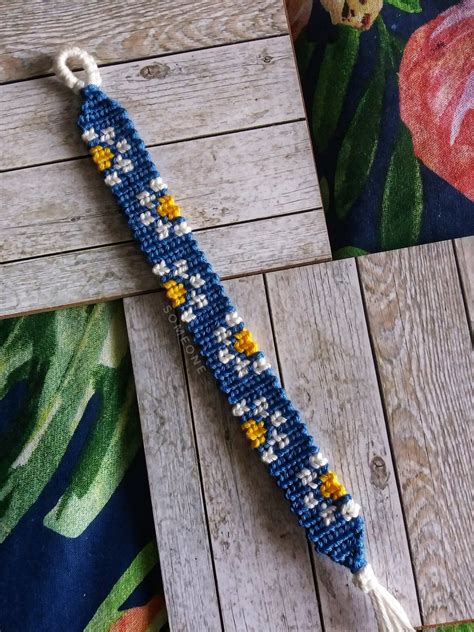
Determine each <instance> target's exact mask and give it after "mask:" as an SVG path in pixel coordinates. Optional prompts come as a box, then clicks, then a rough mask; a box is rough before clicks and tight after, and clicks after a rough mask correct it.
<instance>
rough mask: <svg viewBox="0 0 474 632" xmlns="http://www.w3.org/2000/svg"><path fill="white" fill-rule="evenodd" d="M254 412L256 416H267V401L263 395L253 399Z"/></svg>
mask: <svg viewBox="0 0 474 632" xmlns="http://www.w3.org/2000/svg"><path fill="white" fill-rule="evenodd" d="M254 406H255V412H254V415H256V416H257V417H268V413H267V408H268V402H267V400H266V398H265V397H259V398H258V399H256V400H255V401H254Z"/></svg>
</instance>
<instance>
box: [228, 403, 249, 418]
mask: <svg viewBox="0 0 474 632" xmlns="http://www.w3.org/2000/svg"><path fill="white" fill-rule="evenodd" d="M248 412H250V408H249V407H248V406H247V402H246V401H245V399H242V400H241V401H240V402H237V404H235V406H234V407H233V408H232V414H233V415H234V417H242V415H245V413H248Z"/></svg>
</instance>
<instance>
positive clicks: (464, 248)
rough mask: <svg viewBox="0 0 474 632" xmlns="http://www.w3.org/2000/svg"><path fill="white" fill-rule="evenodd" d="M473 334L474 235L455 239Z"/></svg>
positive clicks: (472, 332)
mask: <svg viewBox="0 0 474 632" xmlns="http://www.w3.org/2000/svg"><path fill="white" fill-rule="evenodd" d="M454 247H455V249H456V257H457V260H458V266H459V273H460V275H461V283H462V287H463V293H464V301H465V304H466V310H467V316H468V318H469V326H470V329H471V336H472V337H473V338H474V237H464V238H463V239H456V240H455V241H454Z"/></svg>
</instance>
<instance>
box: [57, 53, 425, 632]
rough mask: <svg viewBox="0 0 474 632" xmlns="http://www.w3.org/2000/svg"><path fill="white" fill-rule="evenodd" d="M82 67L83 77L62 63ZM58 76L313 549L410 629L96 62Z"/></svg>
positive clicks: (381, 616)
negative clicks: (76, 100) (74, 96)
mask: <svg viewBox="0 0 474 632" xmlns="http://www.w3.org/2000/svg"><path fill="white" fill-rule="evenodd" d="M71 60H73V61H76V62H80V63H82V64H83V66H84V69H85V71H86V73H85V74H86V81H80V80H79V79H77V78H76V77H75V75H74V74H73V73H72V72H71V70H70V68H69V67H68V65H67V64H68V62H69V61H71ZM55 71H56V73H57V75H58V77H59V78H60V79H61V80H62V81H63V82H64V83H65V84H66V85H67V86H68V87H69V88H71V89H72V90H74V91H75V92H77V93H78V94H80V95H81V97H82V106H81V111H80V116H79V119H78V127H79V129H80V130H81V133H82V139H83V140H84V142H85V143H86V144H87V147H88V149H89V152H90V154H91V156H92V160H93V161H94V163H95V165H96V167H97V169H98V170H99V171H100V172H101V173H102V174H103V177H104V182H105V184H106V185H107V186H108V187H109V188H110V189H111V191H112V193H113V195H114V196H115V198H116V200H117V202H118V205H119V206H120V208H121V209H122V211H123V212H124V213H125V216H126V218H127V221H128V224H129V226H130V228H131V230H132V232H133V235H134V237H135V239H136V240H137V242H138V243H139V245H140V248H141V249H142V251H143V252H144V253H145V255H146V257H147V259H148V261H149V263H150V264H151V266H152V271H153V273H154V274H155V275H156V276H157V277H158V278H159V280H160V282H161V285H162V286H163V288H164V289H165V290H166V295H167V297H168V298H169V300H170V301H171V305H172V306H173V308H175V309H176V312H177V314H178V317H179V318H180V320H181V321H182V322H183V323H184V324H185V326H186V327H187V329H188V331H189V333H190V335H191V336H192V337H193V339H194V342H195V344H196V346H197V348H198V349H199V351H200V354H201V355H202V357H203V358H204V360H205V363H206V365H207V366H208V368H209V369H210V370H211V372H212V373H213V375H214V377H215V379H216V381H217V383H218V385H219V388H220V389H221V390H222V391H223V392H224V393H225V395H226V397H227V400H228V402H229V404H230V405H231V407H232V413H233V415H234V416H235V417H236V419H237V420H238V422H239V423H240V426H241V428H242V431H243V432H244V433H245V435H246V437H247V439H248V440H249V442H250V445H251V447H252V448H253V449H254V450H255V452H256V453H257V454H258V456H259V458H260V459H261V461H262V462H263V463H264V464H265V466H266V468H267V469H268V472H269V474H270V476H272V477H273V478H274V480H275V482H276V484H277V485H278V486H279V487H280V488H281V489H282V490H283V493H284V495H285V497H286V499H287V500H288V502H289V503H290V506H291V510H292V511H293V513H295V514H296V516H297V518H298V522H299V524H300V525H301V526H302V527H304V529H305V530H306V535H307V537H308V539H309V540H310V541H311V542H312V543H313V544H314V546H315V548H316V551H318V553H322V554H325V555H328V556H329V557H330V558H331V559H332V560H334V561H335V562H337V563H338V564H342V565H343V566H346V567H347V568H348V569H349V570H350V571H351V572H352V573H353V574H354V583H355V585H356V586H358V587H359V588H360V589H361V590H362V591H364V592H367V593H369V595H370V596H371V600H372V603H373V605H374V609H375V613H376V619H377V623H378V626H379V630H380V631H381V632H383V631H385V632H397V631H407V630H413V627H412V626H411V625H410V622H409V620H408V617H407V615H406V613H405V612H404V610H403V608H402V607H401V605H400V604H399V602H398V601H397V600H396V599H395V598H394V597H393V596H392V595H391V594H390V593H389V592H388V591H387V590H386V589H385V588H384V587H383V586H381V585H380V583H379V582H378V580H377V579H376V578H375V575H374V573H373V570H372V568H371V566H370V565H369V564H368V563H367V561H366V559H365V554H364V521H363V519H362V517H361V515H360V507H359V505H358V504H357V503H356V502H355V501H354V500H353V499H352V497H351V495H350V494H349V493H348V491H347V490H346V488H345V487H344V485H343V484H342V483H341V482H340V481H339V480H338V478H337V476H336V474H335V473H334V472H333V471H332V470H331V469H330V468H329V464H328V460H327V458H326V457H325V456H324V455H323V454H322V453H321V451H320V449H319V448H318V447H317V446H316V444H315V442H314V440H313V438H312V436H311V435H310V433H309V431H308V428H307V426H306V425H305V423H304V422H303V420H302V419H301V417H300V414H299V413H298V411H297V410H296V408H295V407H294V406H293V404H292V403H291V401H290V400H289V399H288V396H287V395H286V393H285V391H284V389H283V388H282V386H281V385H280V383H279V381H278V378H277V377H276V375H275V374H274V372H273V371H272V369H271V366H270V363H269V362H268V360H267V358H266V357H265V355H264V353H263V352H262V351H261V350H260V349H259V347H258V344H257V342H256V341H255V340H254V338H253V335H252V333H251V331H250V330H249V329H248V328H247V327H246V326H245V324H244V322H243V321H242V318H241V317H240V316H239V314H238V312H237V310H236V309H235V307H234V305H233V304H232V302H231V300H230V298H229V297H228V296H227V294H226V291H225V290H224V288H223V286H222V283H221V281H220V279H219V277H218V275H217V274H216V273H215V272H214V270H213V269H212V267H211V265H210V264H209V263H208V261H207V260H206V257H205V256H204V254H203V252H202V251H201V249H200V248H199V246H198V244H197V242H196V240H195V239H194V237H193V235H192V233H191V229H190V227H189V226H188V223H187V221H186V220H185V218H184V217H183V216H182V215H181V209H180V207H179V206H178V205H177V204H176V202H175V200H174V198H173V196H172V195H171V194H170V193H169V190H168V187H167V185H166V184H165V183H164V182H163V179H162V177H161V176H160V173H159V171H158V169H157V168H156V166H155V165H154V164H153V162H152V160H151V157H150V155H149V153H148V151H147V150H146V148H145V144H144V142H143V140H142V139H141V138H140V136H139V134H138V132H137V131H136V129H135V128H134V126H133V123H132V122H131V120H130V119H129V117H128V115H127V112H126V110H125V109H124V108H123V107H122V106H121V105H120V104H119V103H118V102H117V101H114V100H112V99H110V98H109V97H108V96H107V95H106V94H105V93H104V92H103V91H102V90H101V89H100V88H99V86H100V83H101V77H100V74H99V70H98V68H97V65H96V63H95V61H94V59H93V58H92V57H91V56H90V55H89V54H88V53H86V52H85V51H82V50H81V49H78V48H70V49H67V50H64V51H62V52H61V53H60V54H59V55H58V56H57V58H56V60H55Z"/></svg>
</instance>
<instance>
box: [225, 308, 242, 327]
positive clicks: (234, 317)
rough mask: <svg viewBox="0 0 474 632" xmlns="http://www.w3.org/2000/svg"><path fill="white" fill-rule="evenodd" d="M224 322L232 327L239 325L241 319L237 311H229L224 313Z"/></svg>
mask: <svg viewBox="0 0 474 632" xmlns="http://www.w3.org/2000/svg"><path fill="white" fill-rule="evenodd" d="M225 322H226V323H227V324H228V325H229V327H234V326H235V325H240V323H241V322H242V319H241V318H240V316H239V315H238V313H237V312H231V313H230V314H226V315H225Z"/></svg>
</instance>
